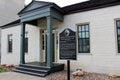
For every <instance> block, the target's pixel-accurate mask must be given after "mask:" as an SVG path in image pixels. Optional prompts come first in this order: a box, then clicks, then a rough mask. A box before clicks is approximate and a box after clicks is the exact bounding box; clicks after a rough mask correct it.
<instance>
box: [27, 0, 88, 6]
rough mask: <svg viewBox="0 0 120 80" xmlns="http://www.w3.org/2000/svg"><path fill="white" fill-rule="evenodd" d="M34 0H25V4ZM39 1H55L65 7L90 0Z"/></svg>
mask: <svg viewBox="0 0 120 80" xmlns="http://www.w3.org/2000/svg"><path fill="white" fill-rule="evenodd" d="M31 1H32V0H25V4H29V3H30V2H31ZM37 1H48V2H54V3H56V4H57V5H59V6H60V7H64V6H67V5H71V4H75V3H79V2H83V1H88V0H37Z"/></svg>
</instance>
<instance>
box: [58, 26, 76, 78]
mask: <svg viewBox="0 0 120 80" xmlns="http://www.w3.org/2000/svg"><path fill="white" fill-rule="evenodd" d="M59 42H60V43H59V44H60V59H62V60H67V80H70V60H76V32H74V31H72V30H71V29H69V28H66V29H65V30H64V31H63V32H61V33H60V39H59Z"/></svg>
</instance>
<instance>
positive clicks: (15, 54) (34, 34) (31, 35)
mask: <svg viewBox="0 0 120 80" xmlns="http://www.w3.org/2000/svg"><path fill="white" fill-rule="evenodd" d="M26 32H28V53H25V61H26V62H31V61H39V57H40V53H39V52H40V50H39V49H40V48H39V28H38V27H36V26H32V25H28V24H27V25H26ZM9 34H12V35H13V51H12V52H11V53H9V52H8V50H7V48H8V44H7V40H8V39H7V38H8V35H9ZM1 42H2V44H1V53H2V55H1V63H2V64H15V65H18V64H19V63H20V25H18V26H14V27H11V28H6V29H2V36H1Z"/></svg>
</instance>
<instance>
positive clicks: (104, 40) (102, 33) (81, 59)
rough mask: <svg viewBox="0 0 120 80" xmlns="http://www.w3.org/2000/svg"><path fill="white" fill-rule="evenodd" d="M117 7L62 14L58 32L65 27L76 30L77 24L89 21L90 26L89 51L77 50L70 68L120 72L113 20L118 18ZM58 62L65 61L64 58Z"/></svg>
mask: <svg viewBox="0 0 120 80" xmlns="http://www.w3.org/2000/svg"><path fill="white" fill-rule="evenodd" d="M119 8H120V5H118V6H112V7H108V8H102V9H96V10H91V11H86V12H80V13H75V14H70V15H66V16H64V22H63V23H62V24H60V25H59V28H58V33H60V32H62V31H63V30H64V29H65V28H71V29H72V30H74V31H76V32H77V24H80V23H89V27H90V53H88V54H86V53H78V52H77V60H76V61H71V70H75V69H77V68H81V69H83V70H85V71H90V72H99V73H109V72H120V68H119V65H120V62H119V61H120V55H119V53H117V38H116V36H117V35H116V26H115V20H114V19H116V18H120V14H119V13H120V11H119V10H118V9H119ZM58 52H59V51H58ZM58 62H64V63H66V61H64V60H59V61H58Z"/></svg>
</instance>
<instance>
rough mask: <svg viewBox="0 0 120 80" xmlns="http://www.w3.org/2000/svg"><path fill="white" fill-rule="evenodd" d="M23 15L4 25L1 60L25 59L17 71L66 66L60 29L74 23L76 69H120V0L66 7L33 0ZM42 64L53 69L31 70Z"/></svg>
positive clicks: (73, 63)
mask: <svg viewBox="0 0 120 80" xmlns="http://www.w3.org/2000/svg"><path fill="white" fill-rule="evenodd" d="M18 15H19V17H20V19H19V20H16V21H14V22H11V23H9V24H6V25H3V26H1V29H2V32H1V33H2V36H1V63H2V64H15V65H19V64H20V65H19V67H17V68H16V71H17V72H23V73H29V74H33V75H40V76H45V75H46V74H48V73H49V71H51V72H55V71H59V70H63V66H64V65H65V64H66V60H61V59H60V58H59V53H60V52H59V50H60V48H59V47H60V46H59V45H60V44H59V34H60V33H61V32H62V31H63V30H64V29H66V28H70V29H71V30H73V31H75V32H76V33H77V34H76V54H77V60H71V70H76V69H83V70H85V71H88V72H97V73H110V72H120V67H119V65H120V0H89V1H86V2H82V3H77V4H73V5H69V6H66V7H59V6H58V5H56V4H55V3H52V2H43V1H35V0H34V1H32V2H31V3H30V4H29V5H27V6H26V7H25V8H24V9H22V10H21V11H20V12H19V13H18ZM38 66H39V67H40V69H41V68H43V67H41V66H44V68H47V69H48V72H47V71H46V72H44V73H42V72H41V73H40V72H38V71H34V72H32V71H30V70H29V69H31V68H35V69H38ZM36 67H37V68H36ZM65 67H66V66H65ZM35 69H33V70H35ZM39 71H40V70H39ZM44 71H45V70H44Z"/></svg>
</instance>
